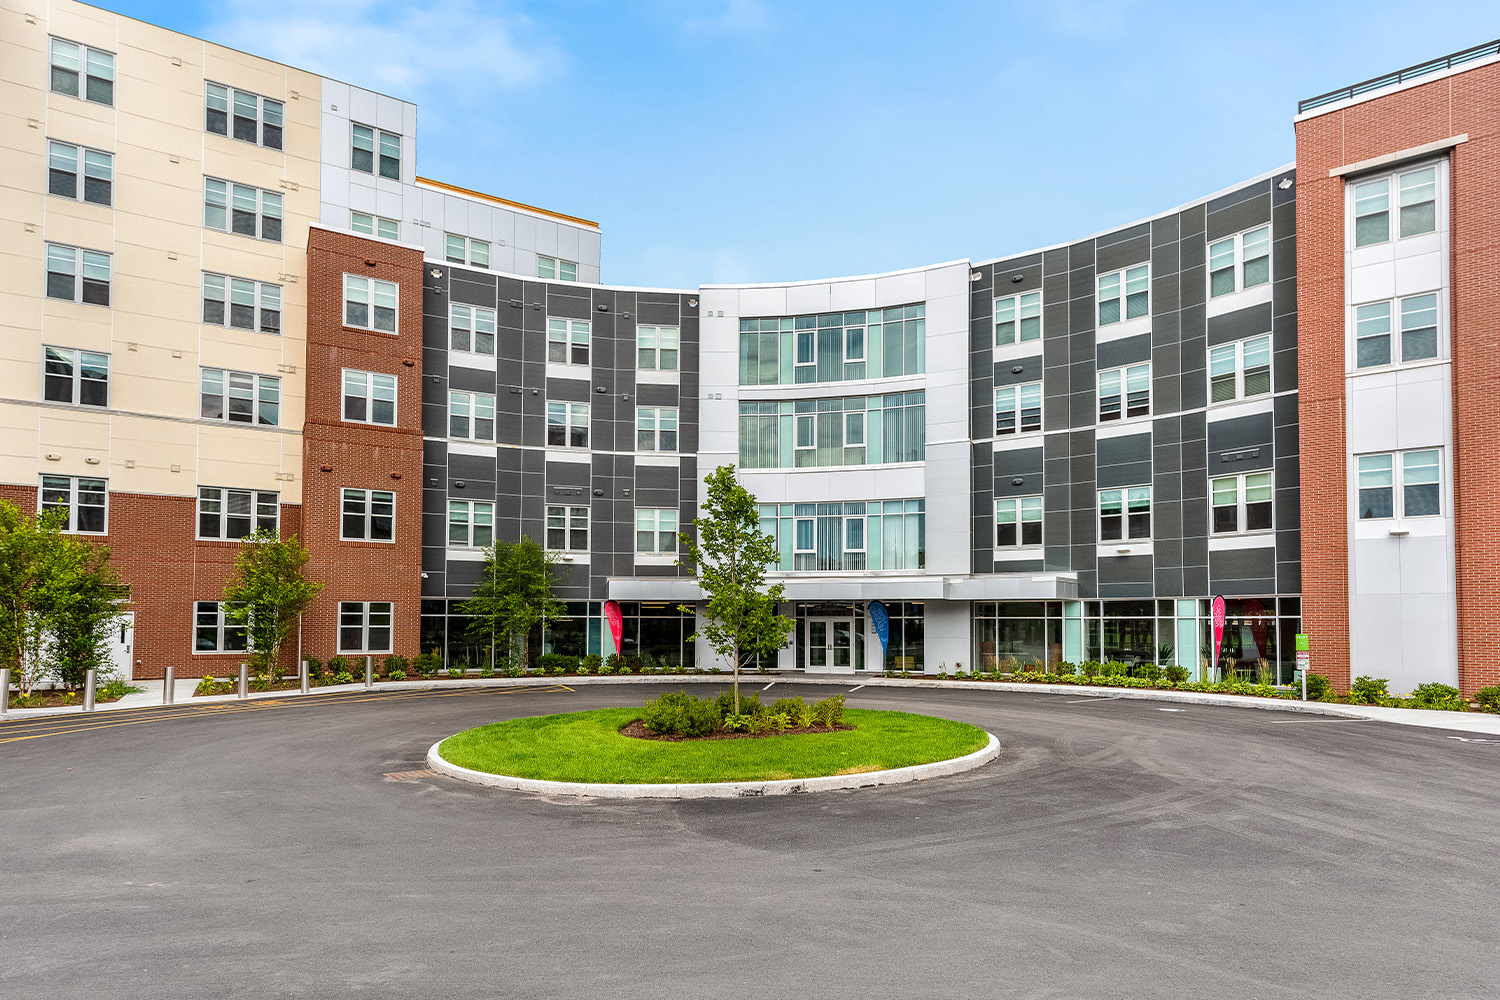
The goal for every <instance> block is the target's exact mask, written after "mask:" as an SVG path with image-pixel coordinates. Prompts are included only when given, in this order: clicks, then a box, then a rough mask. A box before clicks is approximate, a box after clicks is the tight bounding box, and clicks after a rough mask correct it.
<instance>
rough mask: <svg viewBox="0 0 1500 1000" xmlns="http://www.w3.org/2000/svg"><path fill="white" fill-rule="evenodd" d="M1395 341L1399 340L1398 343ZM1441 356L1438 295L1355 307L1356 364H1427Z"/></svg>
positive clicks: (1377, 365)
mask: <svg viewBox="0 0 1500 1000" xmlns="http://www.w3.org/2000/svg"><path fill="white" fill-rule="evenodd" d="M1393 338H1399V339H1397V340H1394V342H1393ZM1437 356H1438V298H1437V293H1436V292H1427V293H1425V294H1422V295H1408V296H1407V297H1406V298H1403V299H1394V300H1388V301H1385V302H1367V303H1365V304H1364V305H1358V306H1355V307H1354V365H1355V367H1356V368H1375V367H1379V366H1381V365H1389V364H1395V363H1403V364H1404V363H1406V362H1408V361H1425V360H1428V359H1430V358H1435V357H1437Z"/></svg>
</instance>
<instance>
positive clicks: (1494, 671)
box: [1296, 64, 1500, 694]
mask: <svg viewBox="0 0 1500 1000" xmlns="http://www.w3.org/2000/svg"><path fill="white" fill-rule="evenodd" d="M1497 107H1500V65H1497V64H1491V65H1487V66H1481V67H1478V68H1475V69H1471V70H1468V71H1466V72H1462V73H1457V74H1455V75H1452V76H1449V77H1445V78H1442V79H1438V80H1433V81H1432V82H1430V83H1424V84H1421V85H1419V86H1414V87H1411V88H1408V89H1406V90H1401V91H1397V92H1395V93H1392V94H1389V95H1386V96H1383V97H1379V98H1376V99H1373V100H1369V101H1365V102H1363V103H1359V104H1354V105H1352V106H1350V107H1347V108H1344V109H1341V110H1335V111H1331V112H1329V113H1327V114H1322V115H1317V116H1315V117H1311V118H1308V119H1306V120H1304V121H1300V122H1298V123H1297V126H1296V132H1297V178H1298V185H1299V192H1298V198H1297V234H1298V235H1297V288H1298V293H1297V305H1298V314H1299V317H1300V321H1301V322H1300V330H1299V343H1298V348H1299V350H1298V365H1297V371H1298V385H1299V388H1300V390H1301V418H1302V419H1301V446H1302V573H1303V591H1304V598H1303V619H1304V624H1303V628H1304V630H1305V631H1306V632H1308V633H1309V634H1310V635H1311V637H1312V641H1313V644H1314V649H1315V650H1316V652H1315V654H1314V664H1315V667H1316V669H1317V670H1318V671H1319V672H1322V673H1326V674H1328V675H1329V676H1330V677H1331V678H1332V680H1333V681H1334V684H1335V686H1337V687H1339V688H1341V689H1342V688H1345V687H1346V686H1347V685H1348V683H1349V677H1350V658H1349V579H1348V574H1349V523H1348V509H1349V508H1348V495H1347V482H1348V470H1347V454H1348V452H1347V447H1346V442H1345V433H1344V428H1345V408H1344V372H1345V362H1344V334H1345V330H1344V325H1345V318H1344V317H1345V311H1344V310H1345V301H1344V298H1345V273H1344V271H1345V252H1344V232H1345V220H1344V215H1345V207H1344V179H1343V178H1342V177H1330V176H1329V171H1330V170H1332V169H1336V168H1338V167H1341V166H1345V165H1347V164H1352V163H1358V162H1361V161H1364V160H1368V159H1371V158H1374V157H1378V156H1384V155H1388V154H1392V153H1398V152H1401V151H1402V150H1407V149H1412V148H1415V147H1417V146H1421V145H1423V144H1425V143H1431V142H1438V141H1441V140H1445V139H1449V138H1450V137H1454V136H1458V135H1463V134H1467V135H1468V141H1467V142H1465V143H1462V144H1460V145H1458V146H1456V147H1454V148H1453V150H1452V152H1451V154H1450V158H1449V163H1450V189H1449V192H1448V194H1449V205H1450V212H1451V227H1452V245H1451V248H1450V276H1451V277H1450V323H1451V325H1450V329H1451V342H1450V350H1451V358H1452V369H1453V382H1454V392H1453V418H1454V455H1453V466H1454V483H1453V495H1454V515H1455V531H1456V560H1457V563H1456V565H1457V589H1458V657H1459V686H1460V688H1461V689H1462V690H1463V691H1464V692H1465V693H1466V694H1467V693H1472V692H1473V691H1474V690H1475V689H1476V688H1478V687H1481V686H1484V685H1486V684H1494V683H1497V681H1500V664H1497V661H1496V660H1495V657H1494V653H1493V645H1494V644H1493V640H1492V638H1491V637H1490V631H1491V629H1492V626H1493V623H1494V622H1495V620H1496V619H1497V617H1500V517H1497V516H1496V514H1495V510H1496V501H1497V500H1500V462H1497V461H1496V456H1497V455H1500V420H1497V419H1496V416H1497V415H1496V410H1495V400H1496V398H1497V393H1496V388H1497V383H1500V350H1497V347H1500V343H1497V342H1500V318H1497V316H1496V315H1495V312H1494V310H1493V308H1492V307H1491V304H1492V303H1493V302H1494V300H1495V298H1496V296H1497V294H1500V214H1497V213H1496V212H1495V205H1496V204H1497V201H1500V117H1497V115H1496V113H1495V112H1496V108H1497Z"/></svg>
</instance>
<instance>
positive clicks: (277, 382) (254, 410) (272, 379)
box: [198, 366, 284, 427]
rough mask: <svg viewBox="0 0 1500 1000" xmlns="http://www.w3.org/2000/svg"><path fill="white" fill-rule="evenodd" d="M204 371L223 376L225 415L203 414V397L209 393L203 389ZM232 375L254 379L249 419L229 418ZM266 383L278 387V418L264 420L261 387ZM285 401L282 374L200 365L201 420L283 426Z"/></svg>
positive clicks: (258, 425) (238, 424)
mask: <svg viewBox="0 0 1500 1000" xmlns="http://www.w3.org/2000/svg"><path fill="white" fill-rule="evenodd" d="M204 372H218V373H219V375H220V377H221V379H220V385H221V386H222V387H223V390H224V391H223V392H222V393H221V394H220V396H221V398H222V399H223V405H224V413H223V416H219V417H205V416H203V397H204V396H205V395H207V393H205V392H204V391H203V373H204ZM231 375H243V376H245V377H247V378H249V379H251V380H252V381H251V384H250V402H251V404H252V405H251V411H250V419H249V420H230V419H229V398H230V397H229V378H230V376H231ZM265 383H271V384H273V385H274V387H275V389H276V404H275V405H276V419H275V420H263V419H261V417H262V415H261V409H260V408H261V404H262V403H263V402H264V400H262V399H261V398H260V397H261V387H262V385H264V384H265ZM283 402H284V400H283V399H282V396H281V376H280V375H257V374H256V373H255V372H242V371H236V370H235V369H233V368H209V367H207V366H204V367H200V368H199V369H198V419H199V420H207V421H211V422H213V423H216V424H233V425H236V426H239V427H280V426H281V406H282V403H283Z"/></svg>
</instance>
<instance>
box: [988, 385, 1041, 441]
mask: <svg viewBox="0 0 1500 1000" xmlns="http://www.w3.org/2000/svg"><path fill="white" fill-rule="evenodd" d="M1041 429H1042V383H1040V382H1027V383H1025V384H1023V385H1002V386H1000V387H999V388H997V389H996V390H995V434H996V435H1005V434H1017V433H1020V434H1025V433H1029V432H1030V431H1039V430H1041Z"/></svg>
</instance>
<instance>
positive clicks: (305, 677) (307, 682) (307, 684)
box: [301, 660, 312, 694]
mask: <svg viewBox="0 0 1500 1000" xmlns="http://www.w3.org/2000/svg"><path fill="white" fill-rule="evenodd" d="M301 674H302V678H301V679H302V693H303V694H307V692H308V689H309V688H311V687H312V671H310V670H308V669H307V661H306V660H303V661H302V670H301Z"/></svg>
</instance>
